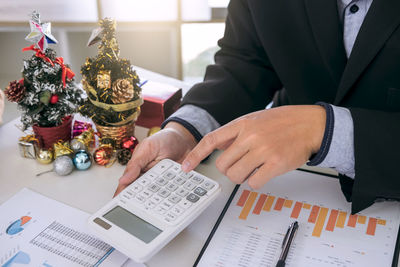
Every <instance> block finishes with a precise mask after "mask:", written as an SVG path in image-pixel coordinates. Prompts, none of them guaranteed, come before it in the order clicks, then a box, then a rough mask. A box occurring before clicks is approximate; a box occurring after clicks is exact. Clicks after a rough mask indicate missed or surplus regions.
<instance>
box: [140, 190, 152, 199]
mask: <svg viewBox="0 0 400 267" xmlns="http://www.w3.org/2000/svg"><path fill="white" fill-rule="evenodd" d="M140 194H143V196H146V197H147V198H149V197H151V196H152V195H153V192H151V191H150V190H147V189H145V190H143V191H142V193H140Z"/></svg>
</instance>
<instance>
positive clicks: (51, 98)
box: [50, 95, 58, 104]
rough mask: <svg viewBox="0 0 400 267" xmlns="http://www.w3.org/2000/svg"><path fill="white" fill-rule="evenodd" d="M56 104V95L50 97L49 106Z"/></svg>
mask: <svg viewBox="0 0 400 267" xmlns="http://www.w3.org/2000/svg"><path fill="white" fill-rule="evenodd" d="M57 102H58V95H52V96H51V97H50V104H55V103H57Z"/></svg>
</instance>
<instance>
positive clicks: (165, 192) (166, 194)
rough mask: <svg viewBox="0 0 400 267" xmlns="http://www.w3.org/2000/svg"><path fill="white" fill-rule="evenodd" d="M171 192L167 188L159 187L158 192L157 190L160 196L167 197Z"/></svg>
mask: <svg viewBox="0 0 400 267" xmlns="http://www.w3.org/2000/svg"><path fill="white" fill-rule="evenodd" d="M170 194H171V192H170V191H168V190H167V189H161V190H160V191H159V192H158V195H160V196H162V197H164V198H165V197H167V196H169V195H170Z"/></svg>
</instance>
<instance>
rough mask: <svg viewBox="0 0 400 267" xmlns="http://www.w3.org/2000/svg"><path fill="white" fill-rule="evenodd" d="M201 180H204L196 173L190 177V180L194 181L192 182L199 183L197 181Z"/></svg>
mask: <svg viewBox="0 0 400 267" xmlns="http://www.w3.org/2000/svg"><path fill="white" fill-rule="evenodd" d="M203 180H204V179H203V178H201V177H200V176H198V175H195V176H193V178H192V179H191V181H192V182H194V183H196V184H199V183H201V182H203Z"/></svg>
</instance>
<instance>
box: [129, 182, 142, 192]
mask: <svg viewBox="0 0 400 267" xmlns="http://www.w3.org/2000/svg"><path fill="white" fill-rule="evenodd" d="M129 190H130V191H132V193H139V192H140V191H142V190H143V186H141V185H139V184H136V183H135V184H133V185H132V186H130V187H129Z"/></svg>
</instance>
